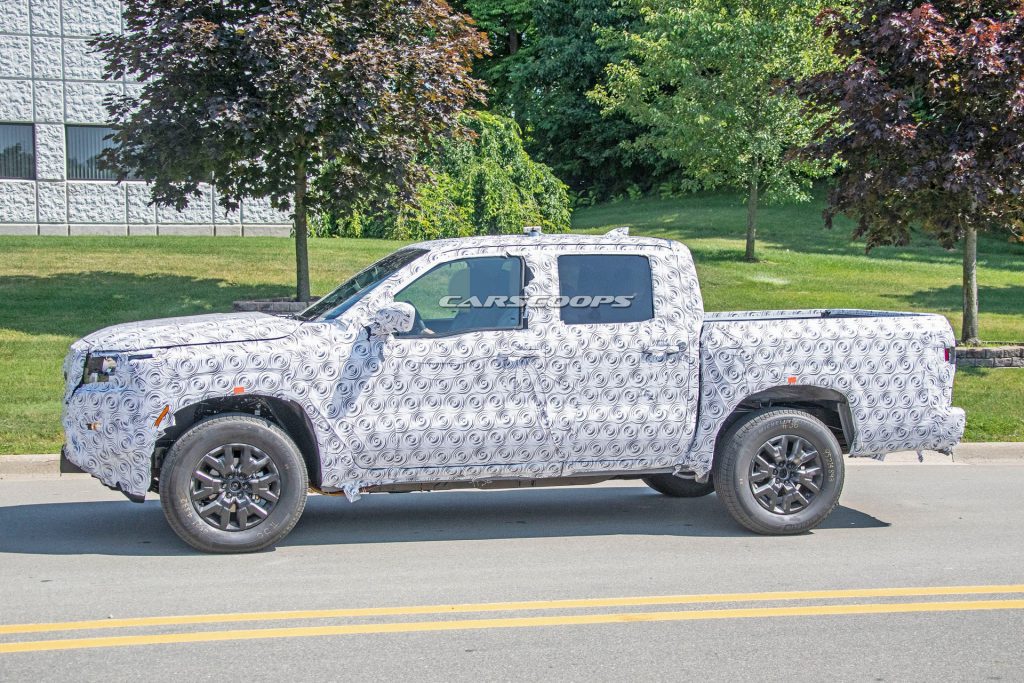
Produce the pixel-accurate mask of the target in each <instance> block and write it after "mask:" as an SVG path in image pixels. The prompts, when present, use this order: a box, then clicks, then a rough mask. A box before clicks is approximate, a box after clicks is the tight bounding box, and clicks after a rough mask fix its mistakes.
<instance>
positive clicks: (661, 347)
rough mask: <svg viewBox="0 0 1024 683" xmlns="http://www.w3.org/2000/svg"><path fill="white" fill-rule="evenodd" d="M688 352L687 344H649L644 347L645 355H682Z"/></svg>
mask: <svg viewBox="0 0 1024 683" xmlns="http://www.w3.org/2000/svg"><path fill="white" fill-rule="evenodd" d="M685 350H686V342H682V343H679V344H648V345H647V346H645V347H643V352H644V353H651V354H662V353H665V354H668V353H681V352H682V351H685Z"/></svg>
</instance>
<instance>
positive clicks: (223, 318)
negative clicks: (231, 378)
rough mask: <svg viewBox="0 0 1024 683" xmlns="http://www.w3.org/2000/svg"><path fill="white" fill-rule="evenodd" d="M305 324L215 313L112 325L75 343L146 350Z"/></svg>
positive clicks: (277, 333) (246, 337)
mask: <svg viewBox="0 0 1024 683" xmlns="http://www.w3.org/2000/svg"><path fill="white" fill-rule="evenodd" d="M301 324H302V323H301V322H300V321H299V320H295V319H292V318H279V317H276V316H273V315H267V314H266V313H213V314H210V315H193V316H185V317H181V318H163V319H161V320H144V321H141V322H135V323H125V324H122V325H112V326H110V327H105V328H103V329H102V330H98V331H96V332H93V333H92V334H90V335H87V336H85V337H83V338H82V339H80V340H79V341H78V342H76V343H75V346H76V347H78V349H80V350H85V351H92V350H95V351H144V350H147V349H166V348H171V347H175V346H194V345H197V344H223V343H227V342H247V341H262V340H266V339H280V338H281V337H287V336H288V335H290V334H291V333H292V332H294V331H295V330H296V329H298V327H299V325H301ZM83 347H84V348H83Z"/></svg>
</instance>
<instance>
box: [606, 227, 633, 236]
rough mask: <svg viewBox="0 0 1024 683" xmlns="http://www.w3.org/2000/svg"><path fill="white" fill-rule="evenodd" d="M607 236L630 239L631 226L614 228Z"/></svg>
mask: <svg viewBox="0 0 1024 683" xmlns="http://www.w3.org/2000/svg"><path fill="white" fill-rule="evenodd" d="M605 235H606V236H611V237H629V226H628V225H623V226H622V227H621V228H613V229H611V230H609V231H608V232H606V233H605Z"/></svg>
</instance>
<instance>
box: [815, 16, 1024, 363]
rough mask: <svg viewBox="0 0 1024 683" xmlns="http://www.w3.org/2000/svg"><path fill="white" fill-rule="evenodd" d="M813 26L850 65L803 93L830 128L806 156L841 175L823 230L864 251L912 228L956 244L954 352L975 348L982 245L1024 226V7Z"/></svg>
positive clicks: (899, 239) (829, 19)
mask: <svg viewBox="0 0 1024 683" xmlns="http://www.w3.org/2000/svg"><path fill="white" fill-rule="evenodd" d="M819 21H821V22H823V23H824V24H825V26H826V27H827V30H828V31H829V32H830V34H831V35H832V36H834V37H835V39H836V43H835V45H836V48H835V49H836V50H837V52H839V54H840V55H841V56H842V57H844V58H845V59H846V60H848V61H847V63H846V64H847V65H846V67H845V69H843V70H841V71H839V72H831V73H823V74H820V75H818V76H816V77H814V78H811V79H809V80H807V81H805V82H804V83H802V84H801V90H802V92H803V94H804V95H805V96H806V97H807V98H808V100H809V102H810V106H811V108H812V109H813V110H816V111H818V112H826V111H830V110H831V111H834V112H835V114H834V119H833V121H832V123H834V124H835V123H837V124H839V125H838V127H836V128H828V127H824V128H822V133H823V134H822V136H821V138H820V139H819V142H818V143H817V144H815V145H813V146H812V147H811V148H809V149H808V150H806V151H808V152H810V153H811V154H812V155H814V156H818V157H821V158H832V157H833V156H835V155H839V156H840V157H842V159H843V160H844V161H845V166H844V167H843V168H842V169H841V171H840V172H839V174H838V176H837V177H836V179H835V184H834V186H833V188H832V191H831V193H830V194H829V204H828V208H827V209H826V211H825V219H826V222H827V223H828V224H829V225H831V220H832V218H833V216H835V215H836V214H837V213H843V214H847V215H849V216H851V217H852V218H854V219H855V220H856V221H857V228H856V231H855V237H863V238H865V239H866V240H867V247H868V249H871V248H872V247H874V246H877V245H883V244H892V245H904V244H907V243H908V242H909V240H910V235H911V230H912V228H915V227H917V228H920V229H921V230H923V231H924V232H927V233H929V234H931V235H934V236H935V237H936V238H937V239H938V240H939V242H940V243H941V244H942V245H943V246H945V247H947V248H952V247H953V246H954V245H955V243H956V242H957V241H962V242H963V249H964V259H963V291H964V310H963V333H962V341H963V342H965V343H977V341H978V282H977V272H976V271H977V240H978V231H981V230H1019V229H1020V227H1021V226H1022V224H1024V199H1022V197H1024V195H1022V192H1024V1H1022V0H934V1H933V2H930V3H924V2H919V1H915V0H866V1H865V2H862V3H860V4H859V5H858V6H857V7H856V10H855V12H854V13H852V14H850V13H843V12H839V11H831V12H827V13H825V14H823V15H822V16H821V17H820V18H819ZM836 131H838V132H836Z"/></svg>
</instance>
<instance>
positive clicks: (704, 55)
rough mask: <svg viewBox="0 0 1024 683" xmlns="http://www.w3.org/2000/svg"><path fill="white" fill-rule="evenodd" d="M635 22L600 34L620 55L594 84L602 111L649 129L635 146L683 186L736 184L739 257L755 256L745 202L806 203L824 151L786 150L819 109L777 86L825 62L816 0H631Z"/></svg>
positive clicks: (753, 214) (816, 124) (814, 125)
mask: <svg viewBox="0 0 1024 683" xmlns="http://www.w3.org/2000/svg"><path fill="white" fill-rule="evenodd" d="M638 6H639V8H640V12H641V16H642V23H641V24H640V25H639V26H638V27H637V28H636V29H633V30H626V31H624V32H622V33H620V34H618V35H610V36H608V38H607V40H610V41H622V43H623V45H624V49H625V55H626V57H625V59H623V60H622V61H621V62H619V63H617V64H612V65H610V66H609V67H608V69H607V74H608V82H607V84H606V85H603V86H598V87H597V88H596V89H595V90H594V97H595V99H596V101H597V102H599V103H600V104H601V105H602V107H603V109H604V111H605V112H608V113H616V112H620V113H623V114H625V115H626V116H628V117H629V118H630V119H631V120H633V121H635V122H636V123H638V124H641V125H643V126H646V127H647V128H648V129H649V132H647V133H644V134H642V135H641V136H640V137H638V139H637V141H636V144H638V145H642V146H645V147H647V148H649V149H652V150H656V151H657V152H658V153H660V154H662V155H663V156H665V157H667V158H669V159H671V160H673V161H675V162H677V163H678V164H679V165H680V167H681V169H682V171H683V173H684V174H685V178H684V179H683V182H682V184H681V185H682V187H683V188H684V189H712V188H715V187H719V186H726V187H735V188H739V189H742V190H745V191H746V196H747V197H746V199H747V239H746V259H747V260H748V261H754V260H756V252H755V246H754V245H755V239H756V235H757V209H758V204H759V202H760V200H761V197H762V195H763V196H764V197H765V198H766V199H769V200H790V201H806V200H808V199H809V198H810V194H809V190H810V184H811V179H813V178H818V177H822V176H824V175H827V174H829V173H831V171H832V170H833V165H832V163H831V161H830V160H827V159H826V160H807V159H800V158H794V157H792V156H791V155H788V154H787V151H788V150H789V148H791V147H793V146H794V145H803V144H806V143H807V142H809V141H810V137H811V134H812V132H814V131H815V130H818V129H820V128H821V126H822V123H823V121H824V118H825V117H824V115H823V114H821V113H814V114H811V115H808V114H807V113H806V112H805V111H804V110H803V107H802V104H801V101H800V99H799V98H798V97H797V96H796V94H795V93H792V92H790V91H789V90H787V89H786V88H784V87H783V86H784V85H785V84H786V83H787V82H788V81H790V80H791V79H799V78H804V77H807V76H810V75H812V74H815V73H818V72H820V71H822V70H826V69H829V68H832V67H834V65H835V57H834V56H833V54H832V52H831V50H830V49H829V45H828V42H827V41H826V40H824V38H823V35H822V32H821V31H819V30H816V28H815V25H814V19H815V17H816V16H817V14H818V13H819V11H820V10H821V8H822V0H758V1H756V2H749V1H743V0H683V1H682V2H680V1H679V0H638Z"/></svg>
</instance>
